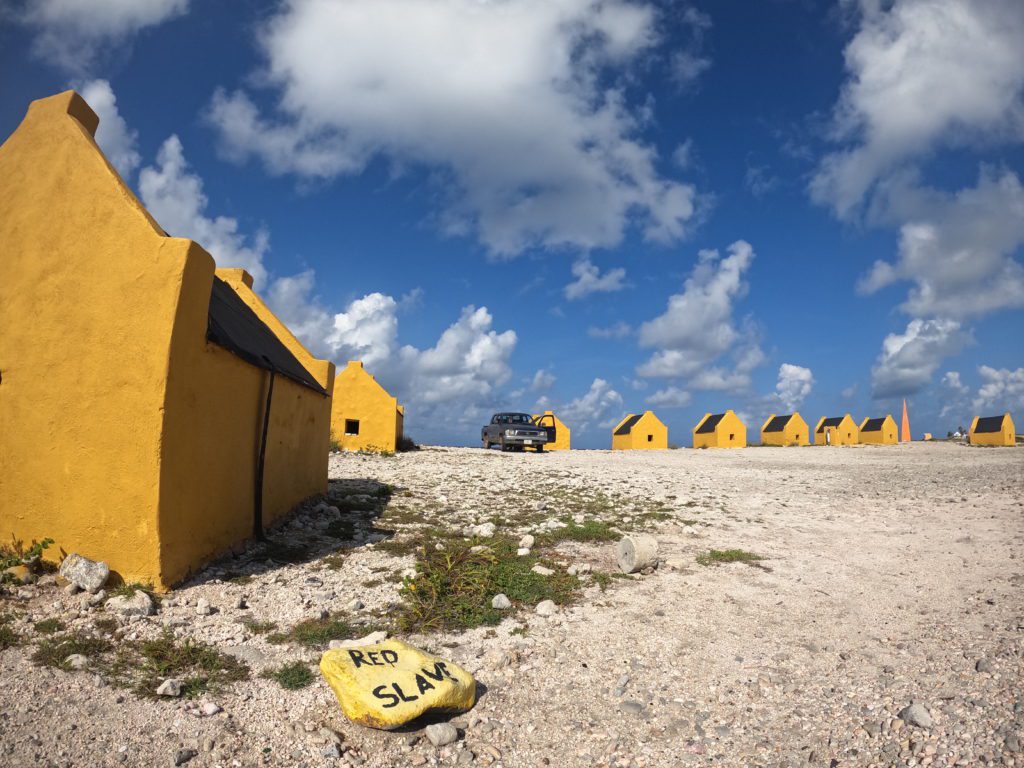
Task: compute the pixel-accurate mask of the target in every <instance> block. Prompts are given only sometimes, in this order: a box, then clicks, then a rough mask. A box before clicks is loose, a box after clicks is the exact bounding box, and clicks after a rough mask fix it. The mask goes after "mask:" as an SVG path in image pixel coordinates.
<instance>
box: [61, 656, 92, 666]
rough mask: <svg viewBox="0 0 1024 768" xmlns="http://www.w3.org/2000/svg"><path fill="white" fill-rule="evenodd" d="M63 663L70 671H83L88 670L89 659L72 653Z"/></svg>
mask: <svg viewBox="0 0 1024 768" xmlns="http://www.w3.org/2000/svg"><path fill="white" fill-rule="evenodd" d="M64 663H65V664H67V665H68V666H69V667H71V669H74V670H83V669H86V668H88V666H89V658H88V657H87V656H83V655H82V654H80V653H72V654H71V655H70V656H68V657H67V658H66V659H64Z"/></svg>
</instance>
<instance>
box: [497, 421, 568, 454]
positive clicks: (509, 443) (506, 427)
mask: <svg viewBox="0 0 1024 768" xmlns="http://www.w3.org/2000/svg"><path fill="white" fill-rule="evenodd" d="M553 432H554V427H542V426H540V425H538V424H536V423H534V420H533V416H531V415H530V414H528V413H496V414H494V415H493V416H492V417H491V423H490V424H487V425H486V426H485V427H484V428H483V429H482V430H480V439H481V441H482V442H483V445H484V448H490V447H491V446H493V445H498V446H501V450H503V451H521V450H523V449H524V448H535V449H536V450H537V452H538V453H541V452H542V451H543V450H544V445H545V444H546V443H548V442H550V441H551V440H553V439H554V435H553V434H552V433H553Z"/></svg>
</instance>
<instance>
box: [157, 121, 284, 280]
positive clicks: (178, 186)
mask: <svg viewBox="0 0 1024 768" xmlns="http://www.w3.org/2000/svg"><path fill="white" fill-rule="evenodd" d="M139 195H140V197H141V198H142V202H143V203H144V204H145V205H146V208H148V209H149V212H150V213H151V214H152V215H153V218H155V219H156V220H157V221H158V222H160V226H162V227H163V228H164V230H165V231H166V232H167V233H168V234H169V235H171V236H173V237H187V238H190V239H192V240H195V241H196V242H197V243H199V244H200V245H201V246H203V248H205V249H206V250H207V251H208V252H209V253H210V255H211V256H213V258H214V260H215V261H216V262H217V266H218V267H242V268H244V269H246V270H248V271H249V273H250V274H251V275H252V276H253V283H254V287H256V288H259V287H260V286H261V285H262V284H263V281H264V280H265V279H266V276H267V271H266V269H265V268H264V266H263V256H264V255H265V254H266V252H267V249H268V247H269V237H268V236H267V233H266V232H265V231H262V230H261V231H259V232H257V233H256V235H255V237H253V238H252V239H251V240H250V238H247V237H246V236H245V235H244V234H242V233H241V232H239V230H238V220H237V219H234V218H231V217H229V216H217V217H215V218H211V217H210V216H209V215H208V214H207V212H206V207H207V203H208V202H209V201H208V200H207V198H206V194H205V193H204V192H203V180H202V179H201V178H200V177H199V176H198V175H197V174H196V173H195V172H194V171H192V170H191V169H190V168H189V166H188V162H187V161H186V160H185V151H184V148H183V147H182V145H181V140H180V139H179V138H178V137H177V136H171V137H170V138H168V139H167V140H166V141H165V142H164V143H163V145H162V146H161V147H160V151H159V152H158V153H157V156H156V164H155V165H152V166H147V167H145V168H143V169H142V170H141V171H140V172H139Z"/></svg>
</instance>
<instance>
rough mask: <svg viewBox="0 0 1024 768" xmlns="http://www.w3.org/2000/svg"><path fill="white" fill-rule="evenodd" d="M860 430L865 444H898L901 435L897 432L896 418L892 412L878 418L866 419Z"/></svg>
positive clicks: (862, 441) (861, 439) (861, 440)
mask: <svg viewBox="0 0 1024 768" xmlns="http://www.w3.org/2000/svg"><path fill="white" fill-rule="evenodd" d="M858 432H859V435H860V437H859V439H860V442H861V443H863V444H865V445H896V444H897V443H899V437H898V435H897V433H896V419H894V418H893V417H892V414H888V413H887V414H886V415H885V416H882V417H879V418H876V419H864V421H862V422H861V425H860V429H859V430H858Z"/></svg>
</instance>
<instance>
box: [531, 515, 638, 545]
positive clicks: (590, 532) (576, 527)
mask: <svg viewBox="0 0 1024 768" xmlns="http://www.w3.org/2000/svg"><path fill="white" fill-rule="evenodd" d="M620 536H621V534H619V533H618V532H617V531H616V530H615V529H614V528H612V525H611V523H606V522H604V521H603V520H585V521H584V522H583V523H575V522H572V521H568V525H566V526H565V527H564V528H555V529H554V530H552V531H550V532H548V533H544V534H541V535H540V536H538V537H537V543H538V545H539V546H542V547H543V546H553V545H555V544H559V543H561V542H563V541H576V542H580V543H596V542H601V541H616V540H617V539H619V538H620Z"/></svg>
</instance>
